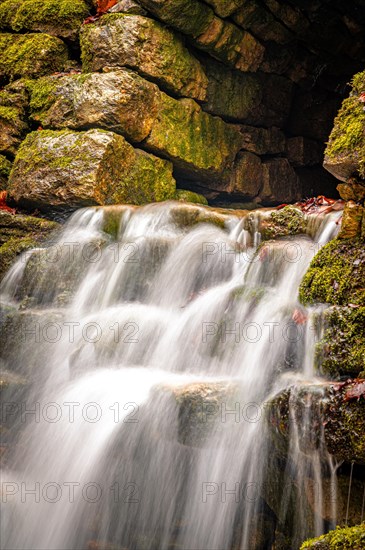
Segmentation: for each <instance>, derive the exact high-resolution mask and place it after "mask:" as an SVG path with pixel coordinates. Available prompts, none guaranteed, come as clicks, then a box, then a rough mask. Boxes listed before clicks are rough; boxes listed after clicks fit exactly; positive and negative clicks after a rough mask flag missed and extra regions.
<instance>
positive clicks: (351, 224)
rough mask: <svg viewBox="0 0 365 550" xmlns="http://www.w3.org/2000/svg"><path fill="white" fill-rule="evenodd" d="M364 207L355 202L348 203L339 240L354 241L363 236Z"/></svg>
mask: <svg viewBox="0 0 365 550" xmlns="http://www.w3.org/2000/svg"><path fill="white" fill-rule="evenodd" d="M363 213H364V207H363V206H361V204H356V203H355V202H354V201H348V202H347V203H346V204H345V208H344V210H343V215H342V222H341V230H340V232H339V234H338V238H339V239H353V238H355V237H360V235H361V223H362V217H363Z"/></svg>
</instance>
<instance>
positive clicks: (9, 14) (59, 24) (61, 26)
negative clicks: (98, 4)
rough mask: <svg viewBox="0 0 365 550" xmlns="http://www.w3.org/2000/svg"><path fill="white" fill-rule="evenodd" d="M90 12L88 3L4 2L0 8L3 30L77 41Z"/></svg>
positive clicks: (72, 0)
mask: <svg viewBox="0 0 365 550" xmlns="http://www.w3.org/2000/svg"><path fill="white" fill-rule="evenodd" d="M88 13H89V7H88V5H87V2H86V1H85V0H15V1H14V0H5V1H4V2H2V3H1V5H0V28H1V29H11V30H13V31H16V32H19V31H20V32H24V31H28V32H29V31H32V32H45V33H47V34H50V35H53V36H59V37H61V38H70V39H75V38H76V37H77V35H78V33H79V29H80V26H81V23H82V21H83V20H84V19H85V18H86V17H87V15H88Z"/></svg>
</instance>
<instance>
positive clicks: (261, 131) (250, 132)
mask: <svg viewBox="0 0 365 550" xmlns="http://www.w3.org/2000/svg"><path fill="white" fill-rule="evenodd" d="M240 132H241V134H242V137H243V141H242V149H244V150H245V151H250V152H251V153H256V155H276V154H279V153H283V152H284V151H285V136H284V134H283V132H282V131H281V130H279V128H268V129H266V128H256V127H255V126H241V127H240Z"/></svg>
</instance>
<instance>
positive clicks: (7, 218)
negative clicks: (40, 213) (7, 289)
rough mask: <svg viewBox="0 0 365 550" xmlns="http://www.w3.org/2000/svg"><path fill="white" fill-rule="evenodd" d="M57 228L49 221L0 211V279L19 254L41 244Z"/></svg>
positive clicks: (55, 224)
mask: <svg viewBox="0 0 365 550" xmlns="http://www.w3.org/2000/svg"><path fill="white" fill-rule="evenodd" d="M58 227H59V225H58V224H57V223H55V222H51V221H49V220H45V219H42V218H35V217H33V216H22V215H19V214H15V215H14V214H10V213H9V212H5V211H3V210H0V259H1V269H0V279H2V278H3V276H4V275H5V273H6V271H7V270H8V269H9V267H10V266H11V264H12V263H13V262H14V260H15V258H16V257H17V256H18V255H19V254H20V253H21V252H24V251H25V250H28V249H30V248H33V247H34V246H36V245H37V244H38V243H39V242H42V240H44V239H46V238H47V237H48V236H49V235H50V233H51V232H53V231H55V230H56V229H57V228H58Z"/></svg>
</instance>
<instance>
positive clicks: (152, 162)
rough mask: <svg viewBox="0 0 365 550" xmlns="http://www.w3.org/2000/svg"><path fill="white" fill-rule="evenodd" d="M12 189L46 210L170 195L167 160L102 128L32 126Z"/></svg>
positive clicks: (20, 199) (18, 197)
mask: <svg viewBox="0 0 365 550" xmlns="http://www.w3.org/2000/svg"><path fill="white" fill-rule="evenodd" d="M9 194H10V196H11V197H12V199H13V200H14V201H15V202H16V203H19V204H23V205H32V206H36V207H38V208H40V209H42V210H47V209H49V208H50V207H54V208H65V207H68V208H77V207H81V206H92V205H97V204H115V203H127V204H128V203H130V204H143V203H146V202H154V201H157V202H158V201H161V200H166V199H168V198H172V197H173V196H174V194H175V180H174V179H173V177H172V165H171V163H169V162H168V161H165V160H162V159H159V158H157V157H154V156H153V155H149V154H148V153H145V152H144V151H140V150H138V149H134V148H133V147H132V146H131V145H130V144H129V143H127V142H126V141H125V139H124V138H123V137H122V136H119V135H117V134H114V133H113V132H106V131H102V130H89V131H88V132H72V131H70V130H64V131H59V132H57V131H51V130H44V131H42V132H33V133H31V134H28V136H27V137H26V139H25V140H24V142H23V143H22V145H21V147H20V149H19V151H18V154H17V156H16V159H15V162H14V167H13V171H12V173H11V177H10V181H9Z"/></svg>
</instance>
